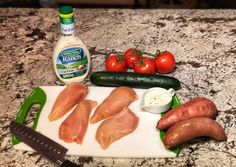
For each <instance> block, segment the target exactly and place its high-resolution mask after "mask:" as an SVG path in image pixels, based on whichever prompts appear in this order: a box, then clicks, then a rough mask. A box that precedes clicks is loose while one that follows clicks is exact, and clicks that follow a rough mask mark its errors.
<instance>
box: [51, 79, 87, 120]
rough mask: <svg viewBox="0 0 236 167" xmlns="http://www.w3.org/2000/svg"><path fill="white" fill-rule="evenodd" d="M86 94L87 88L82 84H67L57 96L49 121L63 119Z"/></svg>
mask: <svg viewBox="0 0 236 167" xmlns="http://www.w3.org/2000/svg"><path fill="white" fill-rule="evenodd" d="M87 94H88V88H87V86H85V85H84V84H82V83H71V84H69V85H68V86H67V87H66V88H65V89H64V90H63V91H62V92H60V94H59V95H58V96H57V99H56V102H55V103H54V106H53V108H52V111H51V113H50V114H49V116H48V119H49V121H55V120H58V119H59V118H61V117H63V116H64V115H65V114H66V113H67V112H68V111H70V110H71V109H72V108H73V107H74V106H75V105H76V104H78V103H79V102H80V101H82V100H83V99H84V98H85V97H86V95H87Z"/></svg>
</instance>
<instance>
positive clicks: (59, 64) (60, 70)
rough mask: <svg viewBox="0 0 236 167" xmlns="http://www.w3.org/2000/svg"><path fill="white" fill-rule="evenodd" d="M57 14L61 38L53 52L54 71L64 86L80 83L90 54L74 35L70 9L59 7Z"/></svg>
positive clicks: (85, 73)
mask: <svg viewBox="0 0 236 167" xmlns="http://www.w3.org/2000/svg"><path fill="white" fill-rule="evenodd" d="M59 12H60V14H59V15H60V25H61V36H60V39H59V40H58V42H57V44H56V46H55V48H54V52H53V66H54V70H55V73H56V75H57V77H58V78H59V79H60V80H61V81H62V82H64V83H66V84H69V83H71V82H81V81H83V80H84V79H85V77H86V76H87V75H88V72H89V69H90V54H89V51H88V49H87V47H86V46H85V45H84V43H83V42H82V40H81V39H80V38H79V37H77V36H76V35H75V24H74V14H73V9H72V7H71V6H63V7H60V9H59Z"/></svg>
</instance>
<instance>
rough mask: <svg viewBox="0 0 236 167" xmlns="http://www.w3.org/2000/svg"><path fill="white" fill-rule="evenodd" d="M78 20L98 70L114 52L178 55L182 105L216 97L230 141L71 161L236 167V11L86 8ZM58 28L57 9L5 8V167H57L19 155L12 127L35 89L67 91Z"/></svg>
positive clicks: (1, 44) (0, 113) (1, 113)
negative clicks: (59, 73)
mask: <svg viewBox="0 0 236 167" xmlns="http://www.w3.org/2000/svg"><path fill="white" fill-rule="evenodd" d="M75 14H76V28H77V34H79V35H80V37H81V38H82V39H83V40H84V42H85V43H86V44H87V46H88V47H89V49H90V51H91V53H92V70H93V71H96V70H102V69H103V60H104V55H105V54H107V53H109V52H111V51H113V50H115V51H124V50H125V49H127V48H129V47H138V48H140V49H145V50H146V51H150V52H155V50H156V49H157V48H159V49H161V50H165V49H167V50H169V51H171V52H172V53H173V54H174V55H175V57H176V61H177V69H176V70H175V72H174V73H171V74H169V75H170V76H174V77H176V78H178V79H179V80H180V81H181V82H182V89H181V90H179V91H177V94H178V95H179V97H180V99H181V101H182V102H186V101H188V100H189V99H190V98H192V97H195V96H198V95H202V96H205V97H208V98H210V99H212V100H213V101H214V102H215V103H216V105H217V107H218V109H219V111H220V112H219V115H218V116H217V118H216V120H217V121H218V122H219V123H220V124H221V125H222V126H223V127H224V128H225V131H226V134H227V136H228V140H227V142H220V143H219V142H215V141H213V140H210V139H208V138H199V139H196V140H193V141H191V142H189V143H187V144H184V145H183V148H182V151H181V153H180V155H179V157H177V158H173V159H155V158H148V159H109V158H105V159H104V158H94V157H68V158H69V159H71V160H72V161H74V162H76V163H78V164H81V165H83V166H165V167H166V166H188V167H189V166H201V167H202V166H206V167H211V166H212V167H213V166H214V167H215V166H220V167H221V166H227V167H231V166H236V146H235V141H236V96H235V95H236V49H235V46H236V10H219V11H218V10H211V11H209V10H118V9H117V10H114V9H110V10H108V9H107V10H102V9H97V10H95V9H94V10H91V9H88V10H86V9H84V10H75ZM58 30H59V29H58V17H57V11H56V10H54V9H13V8H11V9H7V8H5V9H3V8H1V9H0V77H1V80H0V108H1V110H0V134H1V135H0V145H1V147H0V159H1V161H0V166H3V167H5V166H12V167H13V166H14V167H18V166H19V167H20V166H24V167H25V166H30V167H34V166H52V164H51V163H50V162H48V161H47V160H45V159H44V158H42V157H41V156H40V155H38V154H37V153H31V152H22V151H16V150H14V149H12V146H11V143H10V139H11V134H10V133H9V129H8V125H9V122H10V121H11V120H12V119H14V118H15V116H16V113H17V111H18V109H19V107H20V104H21V103H22V102H23V100H24V98H25V97H26V95H27V94H28V93H29V92H30V91H31V90H32V89H33V88H34V87H36V86H39V85H62V83H60V82H59V81H58V79H57V78H56V76H55V75H54V71H53V69H52V59H51V56H52V50H53V47H54V45H55V43H56V41H57V39H58V37H59V31H58ZM86 83H87V84H88V85H89V82H86ZM144 142H145V141H144ZM147 142H148V139H147Z"/></svg>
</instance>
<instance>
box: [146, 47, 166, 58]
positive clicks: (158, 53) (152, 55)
mask: <svg viewBox="0 0 236 167" xmlns="http://www.w3.org/2000/svg"><path fill="white" fill-rule="evenodd" d="M161 53H162V52H161V51H160V50H159V49H157V50H156V53H154V54H152V53H149V52H142V54H146V55H148V56H151V57H154V58H155V57H157V56H159V55H160V54H161Z"/></svg>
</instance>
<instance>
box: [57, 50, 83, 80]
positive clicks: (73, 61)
mask: <svg viewBox="0 0 236 167" xmlns="http://www.w3.org/2000/svg"><path fill="white" fill-rule="evenodd" d="M56 69H57V72H58V74H59V76H60V77H61V78H63V79H70V78H75V77H79V76H82V75H84V74H85V73H86V72H87V70H88V57H87V55H86V52H85V51H84V49H83V48H81V47H79V46H74V47H70V48H66V49H64V50H61V51H60V52H59V54H58V56H57V62H56Z"/></svg>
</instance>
